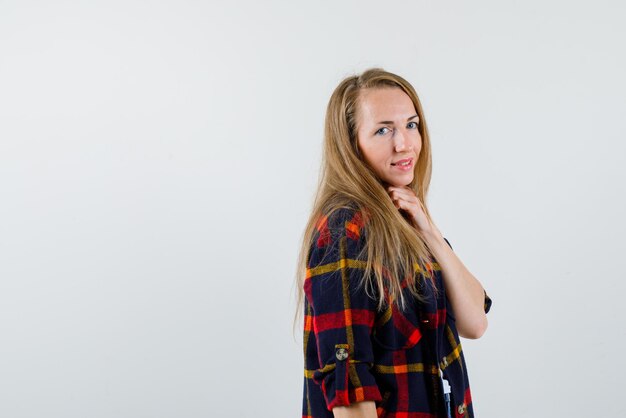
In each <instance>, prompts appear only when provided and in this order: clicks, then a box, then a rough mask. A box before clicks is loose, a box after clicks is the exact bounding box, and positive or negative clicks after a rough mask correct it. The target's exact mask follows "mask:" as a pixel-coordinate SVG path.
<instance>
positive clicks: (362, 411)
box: [333, 401, 377, 418]
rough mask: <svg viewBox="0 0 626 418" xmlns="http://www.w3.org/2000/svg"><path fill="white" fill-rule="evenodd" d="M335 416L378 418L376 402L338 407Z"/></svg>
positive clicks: (337, 417) (334, 409) (343, 417)
mask: <svg viewBox="0 0 626 418" xmlns="http://www.w3.org/2000/svg"><path fill="white" fill-rule="evenodd" d="M333 414H334V415H335V418H376V417H377V414H376V404H375V403H374V401H363V402H357V403H354V404H352V405H350V406H336V407H334V408H333Z"/></svg>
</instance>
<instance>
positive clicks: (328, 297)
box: [298, 68, 491, 418]
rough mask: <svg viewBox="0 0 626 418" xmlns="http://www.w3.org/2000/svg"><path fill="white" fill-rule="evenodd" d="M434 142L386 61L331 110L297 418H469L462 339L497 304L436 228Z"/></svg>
mask: <svg viewBox="0 0 626 418" xmlns="http://www.w3.org/2000/svg"><path fill="white" fill-rule="evenodd" d="M430 176H431V147H430V139H429V136H428V129H427V126H426V120H425V118H424V112H423V110H422V107H421V104H420V101H419V99H418V96H417V94H416V92H415V90H414V88H413V87H412V86H411V85H410V84H409V83H408V82H407V81H406V80H405V79H403V78H402V77H400V76H398V75H395V74H392V73H389V72H386V71H384V70H382V69H379V68H373V69H369V70H367V71H365V72H363V73H362V74H360V75H358V76H352V77H348V78H346V79H344V80H343V81H342V82H341V83H340V84H339V86H337V88H336V89H335V91H334V92H333V94H332V96H331V98H330V101H329V103H328V108H327V111H326V121H325V135H324V151H323V164H322V172H321V176H320V182H319V186H318V190H317V194H316V198H315V202H314V206H313V210H312V213H311V217H310V219H309V222H308V224H307V226H306V229H305V233H304V239H303V245H302V249H301V253H300V260H299V277H298V284H299V286H298V289H299V298H298V299H299V312H304V321H303V323H304V335H303V337H304V338H303V340H304V357H305V370H304V374H305V378H304V399H303V412H302V415H303V417H311V418H322V417H333V416H334V417H338V418H343V417H363V418H374V417H406V418H425V417H448V416H450V417H472V416H473V408H472V397H471V392H470V387H469V380H468V374H467V369H466V365H465V359H464V355H463V351H462V348H461V343H460V338H459V336H461V337H465V338H474V339H475V338H479V337H480V336H481V335H483V333H484V332H485V330H486V329H487V317H486V313H487V312H488V311H489V308H490V306H491V299H490V298H489V297H488V296H487V293H486V292H485V290H484V289H483V287H482V285H481V284H480V282H479V281H478V280H477V279H476V278H475V277H474V276H473V275H472V274H471V273H470V272H469V271H468V270H467V268H466V267H465V266H464V265H463V263H462V262H461V260H460V259H459V258H458V257H457V256H456V254H455V253H454V252H453V250H452V247H451V245H450V243H449V242H448V241H447V239H445V238H444V237H443V236H442V234H441V232H440V231H439V229H438V228H437V226H436V225H435V224H434V222H433V220H432V218H431V216H430V213H429V211H428V207H427V205H426V195H427V192H428V186H429V183H430Z"/></svg>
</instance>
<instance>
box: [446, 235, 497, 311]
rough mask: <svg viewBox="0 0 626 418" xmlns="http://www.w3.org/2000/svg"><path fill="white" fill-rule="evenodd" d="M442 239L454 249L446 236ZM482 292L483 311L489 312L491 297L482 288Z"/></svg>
mask: <svg viewBox="0 0 626 418" xmlns="http://www.w3.org/2000/svg"><path fill="white" fill-rule="evenodd" d="M443 239H444V240H446V242H447V243H448V246H449V247H450V249H452V250H453V251H454V249H453V248H452V245H451V244H450V241H448V239H447V238H445V237H444V238H443ZM483 292H485V303H484V305H483V306H484V309H485V313H489V310H490V309H491V303H492V302H491V298H490V297H489V295H487V291H486V290H484V289H483Z"/></svg>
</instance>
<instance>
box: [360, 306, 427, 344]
mask: <svg viewBox="0 0 626 418" xmlns="http://www.w3.org/2000/svg"><path fill="white" fill-rule="evenodd" d="M421 338H422V332H421V330H420V327H419V322H418V318H417V314H416V312H415V310H414V309H411V308H409V309H408V310H406V311H400V310H399V309H398V308H397V307H396V306H395V305H394V306H392V307H388V308H387V309H386V310H385V311H384V312H383V313H382V314H381V315H380V316H379V317H378V318H377V320H376V322H375V324H374V327H373V329H372V341H373V342H374V343H375V344H376V345H378V346H379V347H382V348H384V349H386V350H406V349H408V348H411V347H413V346H415V345H416V344H417V343H418V342H419V341H420V340H421Z"/></svg>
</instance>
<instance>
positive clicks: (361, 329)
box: [302, 209, 491, 418]
mask: <svg viewBox="0 0 626 418" xmlns="http://www.w3.org/2000/svg"><path fill="white" fill-rule="evenodd" d="M364 226H365V225H364V217H363V216H362V214H361V212H358V211H356V210H349V209H341V210H339V211H337V212H335V213H333V214H332V215H331V216H330V217H328V218H327V217H323V218H322V219H321V220H320V221H319V222H318V226H317V232H316V235H315V238H314V242H313V245H312V246H311V250H310V254H309V259H308V269H307V277H306V279H305V283H304V291H305V296H306V297H305V302H304V310H305V320H304V360H305V361H304V363H305V364H304V367H305V369H304V398H303V412H302V416H303V417H306V418H309V417H310V418H322V417H333V413H332V408H333V407H335V406H340V405H351V404H353V403H355V402H359V401H365V400H371V401H375V402H376V407H377V411H378V416H379V417H386V418H391V417H397V418H400V417H402V418H427V417H429V418H430V417H433V418H434V417H446V412H445V408H444V399H443V386H442V381H441V377H440V370H441V372H442V375H443V377H444V378H445V379H446V380H447V381H448V382H449V384H450V387H451V402H452V405H451V408H452V414H453V416H454V417H456V418H458V417H473V416H474V413H473V408H472V396H471V392H470V387H469V380H468V375H467V369H466V366H465V359H464V357H463V351H462V349H461V342H460V339H459V335H458V333H457V330H456V326H455V319H454V314H453V312H452V309H451V305H450V303H449V301H448V300H447V298H446V295H445V291H440V292H439V293H438V294H437V295H436V294H435V292H434V291H433V288H432V284H431V283H430V282H429V281H428V280H425V281H423V285H422V286H421V290H420V291H421V292H422V293H423V294H425V296H426V298H427V301H426V302H423V303H422V302H419V301H418V300H417V299H416V298H415V297H413V296H411V294H410V292H409V291H408V289H406V288H405V293H404V294H405V295H406V296H407V300H408V301H410V302H409V303H408V307H407V309H406V310H405V311H400V310H399V309H398V308H397V307H396V306H395V304H394V305H393V306H391V307H389V306H387V307H385V309H383V311H382V312H380V311H378V310H377V302H376V300H375V299H374V298H370V297H368V296H367V294H366V292H365V289H364V287H363V286H359V284H360V283H361V278H362V276H363V271H364V266H365V262H364V261H363V257H362V256H361V257H359V253H360V251H361V250H362V249H363V248H364V243H365V235H364V233H365V229H364ZM446 241H447V240H446ZM448 244H449V243H448ZM427 268H429V269H432V270H433V271H434V273H435V282H436V286H437V288H438V289H440V290H443V289H444V287H443V285H444V283H443V279H442V275H441V270H440V267H439V266H438V265H437V263H432V264H430V265H429V266H427ZM416 273H417V272H416ZM374 297H375V295H374ZM490 306H491V299H490V298H489V297H488V296H487V294H486V293H485V312H488V311H489V308H490Z"/></svg>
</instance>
